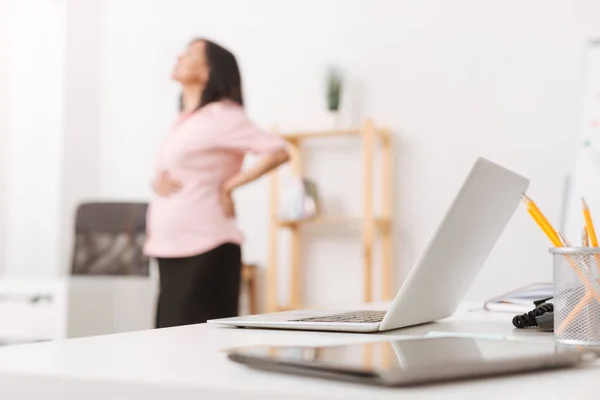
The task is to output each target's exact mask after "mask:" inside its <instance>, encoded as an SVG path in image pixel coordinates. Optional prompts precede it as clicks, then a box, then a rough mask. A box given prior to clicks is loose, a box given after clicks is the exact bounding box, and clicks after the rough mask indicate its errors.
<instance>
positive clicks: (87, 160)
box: [60, 0, 103, 272]
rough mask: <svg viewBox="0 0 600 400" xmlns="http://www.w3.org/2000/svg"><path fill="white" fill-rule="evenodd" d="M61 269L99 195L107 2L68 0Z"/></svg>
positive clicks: (64, 269) (68, 257) (67, 264)
mask: <svg viewBox="0 0 600 400" xmlns="http://www.w3.org/2000/svg"><path fill="white" fill-rule="evenodd" d="M66 3H67V17H66V33H65V41H66V43H65V46H66V48H65V70H64V71H63V76H64V79H65V89H64V90H65V94H64V102H65V105H64V107H65V115H64V138H63V154H64V156H63V165H62V179H63V185H62V193H61V194H62V201H61V210H60V212H61V222H62V225H63V230H62V233H61V238H62V241H61V244H62V248H61V267H60V269H61V271H62V272H66V271H67V270H68V268H69V265H70V264H69V263H70V256H71V252H72V247H73V235H72V231H73V228H72V227H73V226H74V217H75V210H76V208H77V205H78V204H79V203H80V202H82V201H89V200H96V199H98V198H99V196H100V167H101V163H100V151H101V147H100V146H101V140H100V137H101V136H100V135H101V125H102V120H101V116H102V113H101V108H102V97H101V93H102V73H101V71H102V58H101V56H102V53H101V43H102V42H101V40H102V34H101V33H102V26H101V19H102V3H103V2H102V1H80V0H67V1H66Z"/></svg>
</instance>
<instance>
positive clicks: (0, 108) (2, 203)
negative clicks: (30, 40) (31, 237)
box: [0, 0, 9, 274]
mask: <svg viewBox="0 0 600 400" xmlns="http://www.w3.org/2000/svg"><path fill="white" fill-rule="evenodd" d="M8 34H9V29H8V2H7V1H5V0H2V1H0V274H2V272H3V271H4V268H5V266H4V257H5V251H6V250H5V248H6V246H5V245H6V243H5V240H6V230H5V229H4V226H5V223H6V200H7V193H6V177H7V171H6V155H7V152H6V147H7V144H8V43H9V38H8Z"/></svg>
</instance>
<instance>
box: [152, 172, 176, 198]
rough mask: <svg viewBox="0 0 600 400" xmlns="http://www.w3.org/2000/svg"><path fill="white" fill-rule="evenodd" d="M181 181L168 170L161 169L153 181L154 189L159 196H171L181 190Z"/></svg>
mask: <svg viewBox="0 0 600 400" xmlns="http://www.w3.org/2000/svg"><path fill="white" fill-rule="evenodd" d="M181 187H182V184H181V181H178V180H177V179H174V178H172V177H171V175H170V174H169V172H168V171H160V173H159V174H158V176H157V177H156V178H155V179H154V181H153V182H152V190H154V193H156V194H157V195H159V196H162V197H169V196H170V195H172V194H174V193H177V192H179V191H180V190H181Z"/></svg>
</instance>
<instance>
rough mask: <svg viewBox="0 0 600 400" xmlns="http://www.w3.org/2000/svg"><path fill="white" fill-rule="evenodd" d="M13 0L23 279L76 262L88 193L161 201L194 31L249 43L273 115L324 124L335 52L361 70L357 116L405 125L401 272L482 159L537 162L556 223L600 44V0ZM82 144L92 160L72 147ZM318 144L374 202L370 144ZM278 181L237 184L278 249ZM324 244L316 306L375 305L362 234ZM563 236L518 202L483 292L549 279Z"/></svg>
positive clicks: (327, 173) (262, 256) (353, 208)
mask: <svg viewBox="0 0 600 400" xmlns="http://www.w3.org/2000/svg"><path fill="white" fill-rule="evenodd" d="M77 3H79V4H77ZM82 3H86V4H87V8H86V7H84V6H83V5H82ZM91 3H96V4H91ZM98 3H102V6H103V7H104V9H103V10H99V8H100V7H101V6H100V5H98ZM10 4H11V7H12V11H11V12H12V14H11V15H12V16H16V17H17V18H16V19H14V20H13V21H12V23H10V24H9V28H8V29H9V31H10V32H9V33H10V34H11V37H17V38H19V41H18V43H19V46H16V47H14V48H12V49H11V53H10V58H9V71H10V73H11V74H12V75H13V76H12V77H11V82H10V86H9V91H8V93H9V96H10V97H9V99H10V107H9V113H10V115H11V117H14V118H11V122H10V124H9V132H10V136H9V140H8V144H7V146H6V148H7V150H8V151H9V155H10V157H9V160H8V167H9V171H10V173H9V175H8V177H7V185H6V188H7V189H8V194H9V198H8V202H7V203H6V205H7V207H8V208H7V211H8V216H9V218H8V220H7V224H6V228H7V229H6V232H7V234H8V235H7V236H8V238H7V241H6V248H7V249H8V250H9V251H7V254H6V261H7V263H6V265H7V270H8V271H9V272H14V273H18V274H20V275H22V274H26V273H36V274H39V273H44V272H49V271H54V272H55V271H59V270H61V268H63V264H62V262H61V261H60V258H61V257H60V254H61V252H62V253H63V254H64V253H65V252H66V250H65V249H67V248H68V243H65V242H64V237H66V236H65V233H66V232H69V231H70V226H68V225H67V224H65V220H66V219H67V218H68V216H69V215H70V212H71V211H70V210H69V208H70V207H71V205H73V204H74V203H75V202H76V201H77V199H82V198H85V197H86V196H96V195H100V196H103V197H110V198H128V199H132V198H135V199H145V198H148V197H149V195H150V192H149V188H148V182H149V180H150V178H151V172H152V170H153V163H154V157H155V154H156V151H157V147H158V146H159V143H160V142H161V140H162V139H163V137H164V135H165V134H166V132H167V129H168V126H169V124H170V122H171V120H172V118H173V117H174V115H175V108H174V104H175V101H176V96H177V87H176V86H175V85H174V84H173V83H172V82H170V81H169V78H168V77H169V72H170V69H171V67H172V64H173V62H174V59H175V56H176V54H177V53H178V52H179V51H180V49H181V48H182V47H183V46H184V45H185V43H186V42H187V41H188V40H189V39H190V38H192V37H195V36H207V37H209V38H213V39H214V40H216V41H219V42H221V43H223V44H224V45H226V46H228V47H230V48H231V49H232V50H234V51H235V53H236V54H237V55H238V57H239V59H240V62H241V66H242V69H243V74H244V80H245V90H246V96H247V103H248V107H247V109H248V113H249V114H250V116H251V117H253V118H254V119H255V120H256V121H257V122H258V123H260V124H261V125H263V126H270V125H271V124H278V125H279V126H280V127H281V128H282V129H285V130H296V129H308V128H321V127H322V126H323V125H324V124H326V117H325V112H324V96H323V75H324V71H325V69H326V66H327V65H328V64H330V63H337V64H338V65H340V66H342V67H343V68H344V69H345V71H346V73H347V75H348V79H349V87H348V91H347V93H346V97H345V99H344V105H343V106H344V108H345V111H344V112H345V116H344V122H345V123H346V124H348V125H351V124H355V123H358V122H359V121H360V120H361V119H362V118H363V117H365V116H367V115H368V116H372V117H374V118H375V120H376V121H377V122H380V123H382V124H385V125H387V126H389V127H390V128H391V129H392V130H393V132H394V135H395V140H396V144H397V156H398V173H397V181H396V191H397V194H398V196H397V199H396V205H397V219H396V227H397V242H398V248H397V271H398V283H400V278H401V277H403V276H404V275H405V274H406V273H407V272H408V270H409V269H410V267H411V266H412V264H413V262H414V261H415V259H416V258H417V256H418V254H419V253H420V251H421V250H422V249H423V247H424V246H425V244H426V241H427V239H428V237H429V235H430V234H431V233H432V231H433V230H434V229H435V226H436V225H437V223H438V221H439V219H440V218H441V216H442V214H443V212H444V210H445V209H446V207H447V206H448V204H449V202H450V201H451V199H452V196H453V195H454V193H455V191H456V189H457V188H458V186H459V185H460V183H461V181H462V179H463V177H464V175H465V174H466V173H467V171H468V169H469V167H470V165H471V163H472V161H473V159H474V158H475V157H476V156H478V155H484V156H488V157H490V158H492V159H494V160H496V161H498V162H501V163H503V164H505V165H507V166H509V167H511V168H513V169H515V170H517V171H520V172H522V173H523V174H525V175H527V176H529V177H530V178H531V179H532V185H531V190H530V193H531V195H532V196H533V197H534V198H535V199H536V200H537V201H538V203H539V204H540V206H541V207H542V208H543V209H544V211H546V213H547V214H548V216H549V217H550V218H551V219H552V220H553V221H558V217H559V209H560V200H561V192H562V186H561V185H562V181H561V178H562V176H564V174H565V173H566V171H567V168H568V167H569V161H570V160H571V148H572V147H573V141H574V138H575V137H576V135H575V130H576V127H577V123H578V121H577V117H578V111H579V99H580V95H579V94H580V72H581V67H582V61H583V60H582V49H583V44H584V39H585V37H586V35H594V34H598V30H600V27H599V26H598V25H597V21H598V17H600V4H597V3H595V2H592V1H584V0H578V1H571V2H558V1H555V2H548V1H542V0H532V1H529V2H518V1H516V0H505V1H502V2H500V1H494V2H479V1H476V0H455V1H453V2H444V1H441V0H437V1H436V0H422V1H419V2H415V1H408V0H374V1H369V2H367V1H358V0H354V1H352V0H343V1H342V0H319V1H316V0H306V1H304V2H302V4H301V5H297V3H296V2H291V1H286V2H283V1H275V0H253V1H248V0H245V1H242V0H221V1H219V2H214V1H208V0H177V1H166V0H163V1H156V2H147V1H141V0H137V1H136V0H129V1H118V0H105V1H104V2H77V1H67V0H54V1H42V0H26V1H24V0H19V1H17V0H11V1H10ZM64 7H67V12H65V8H64ZM77 10H79V11H77ZM97 11H98V12H97ZM100 11H101V14H102V16H101V22H102V23H101V25H100V26H98V18H100V17H99V15H100ZM78 12H79V14H78ZM82 14H83V16H82ZM65 15H67V17H66V18H67V20H70V21H75V20H77V18H75V17H73V15H80V17H79V21H80V22H81V23H80V24H79V25H78V26H79V28H77V29H74V28H71V29H67V30H66V33H65V29H64V25H61V20H62V22H64V18H65ZM69 16H70V17H69ZM15 21H18V23H17V22H15ZM83 21H85V23H84V22H83ZM61 26H62V27H61ZM69 26H70V25H69ZM86 26H89V27H90V28H89V29H86ZM100 29H101V30H102V31H101V33H99V30H100ZM65 34H66V35H67V36H66V38H65ZM71 35H75V36H71ZM77 35H83V36H81V37H79V38H78V37H77ZM41 37H43V38H44V40H43V41H41V40H39V38H41ZM86 43H89V46H86ZM98 49H101V52H98ZM78 52H83V54H85V57H82V58H81V59H80V58H78V57H77V54H78ZM40 62H43V64H44V68H39V67H38V66H39V63H40ZM84 85H85V86H84ZM65 88H66V89H65ZM37 93H44V96H37V95H36V94H37ZM84 93H89V94H90V95H89V96H87V97H85V96H84ZM98 95H99V98H100V100H101V101H100V104H98V103H97V100H98ZM61 99H62V101H61ZM79 99H81V103H79ZM32 110H33V112H34V113H35V118H31V113H32ZM61 115H62V116H63V117H64V116H65V115H66V116H67V119H66V122H65V120H64V118H63V119H61V118H60V117H59V116H61ZM77 118H79V119H77ZM86 121H89V123H86ZM63 128H64V129H63ZM86 128H89V129H86ZM34 144H35V145H39V146H37V147H36V146H34ZM94 148H95V149H96V150H97V151H93V149H94ZM78 149H82V153H81V155H80V156H78V157H77V158H71V157H72V156H73V155H77V151H78ZM99 151H101V156H98V154H99V153H98V152H99ZM311 151H312V154H313V155H311V157H310V159H309V160H307V161H308V170H309V172H310V173H311V175H313V176H316V175H317V174H318V180H319V183H321V191H322V192H323V196H324V199H325V201H326V206H327V207H328V208H329V209H330V210H332V209H333V210H334V211H336V210H338V209H340V210H342V211H344V212H346V213H348V214H355V213H357V212H358V211H359V210H360V201H359V198H356V197H353V195H356V194H359V193H360V189H361V188H360V185H358V186H357V187H352V185H351V184H348V183H354V179H353V177H354V176H355V174H357V173H359V171H360V170H359V165H358V162H359V161H360V158H359V156H358V154H359V153H358V152H357V148H356V147H355V146H354V144H353V143H351V142H347V141H344V142H342V143H341V144H337V143H327V144H325V145H324V146H323V147H322V148H318V147H314V148H312V149H311ZM325 157H327V158H325ZM84 159H87V160H91V161H89V162H84V161H83V160H84ZM325 161H327V162H325ZM87 167H91V168H92V169H91V171H89V173H88V172H82V171H84V170H85V168H87ZM0 171H1V170H0ZM88 177H89V180H88V179H87V178H88ZM342 177H343V178H345V179H343V178H342ZM82 185H83V186H82ZM266 194H267V192H266V185H265V182H260V183H257V184H255V185H252V186H251V187H248V188H246V189H244V190H243V191H242V192H241V193H240V194H239V200H240V214H241V215H240V224H241V225H242V228H243V230H244V231H245V232H246V235H247V244H246V246H245V248H244V253H245V258H246V259H247V260H248V261H256V262H259V263H262V264H264V263H265V261H266V256H267V240H266V239H267V224H266V221H267V196H266ZM0 195H1V192H0ZM63 199H64V201H63ZM255 208H257V209H258V212H254V211H251V209H255ZM598 208H599V209H600V205H598ZM1 215H2V214H1V208H0V216H1ZM59 238H61V239H59ZM0 239H1V236H0ZM306 239H307V245H306V246H305V247H304V251H305V253H306V254H307V255H306V257H305V268H306V270H307V277H308V280H309V282H308V283H309V285H307V286H309V287H310V288H311V289H310V293H308V298H309V301H310V303H312V304H324V303H326V304H328V305H339V304H341V303H343V302H346V301H356V300H358V299H359V298H360V295H359V290H360V287H361V286H360V261H359V260H360V250H359V248H358V247H357V246H358V243H359V242H358V232H340V231H335V230H334V231H332V232H329V233H327V234H325V233H323V232H312V234H308V235H307V237H306ZM547 246H548V244H547V243H546V240H545V238H543V237H542V235H541V234H540V232H539V231H538V229H537V228H536V227H535V226H534V224H533V223H532V222H531V221H530V219H529V218H528V216H527V215H526V213H525V212H524V211H523V210H518V212H517V213H516V215H515V218H514V219H513V221H512V222H511V224H510V225H509V227H508V229H507V230H506V233H505V235H504V236H503V238H502V239H501V241H500V242H499V243H498V246H497V247H496V249H495V250H494V252H493V254H492V255H491V256H490V258H489V260H488V262H487V263H486V265H485V268H484V269H483V271H482V273H481V275H480V276H479V278H478V280H477V282H476V284H475V285H474V287H473V288H472V290H471V292H470V294H469V297H470V298H484V297H488V296H489V295H491V294H496V293H497V292H499V291H503V290H505V289H508V288H511V287H514V286H515V285H519V284H521V283H525V282H532V281H541V280H549V279H551V268H550V258H549V256H548V255H547V254H546V248H547ZM0 248H1V247H0ZM61 249H62V250H61ZM23 254H27V256H28V257H27V258H26V259H25V258H24V257H23ZM512 273H517V275H518V276H519V280H518V281H517V280H515V279H514V278H511V277H510V275H511V274H512ZM340 277H343V278H342V279H340ZM338 283H342V284H343V285H336V284H338Z"/></svg>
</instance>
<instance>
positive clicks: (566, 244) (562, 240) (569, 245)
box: [556, 231, 571, 247]
mask: <svg viewBox="0 0 600 400" xmlns="http://www.w3.org/2000/svg"><path fill="white" fill-rule="evenodd" d="M556 233H557V234H558V237H559V238H560V241H561V242H562V244H563V246H566V247H571V243H570V242H569V241H568V240H567V238H566V237H564V236H563V234H562V233H560V231H557V232H556Z"/></svg>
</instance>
